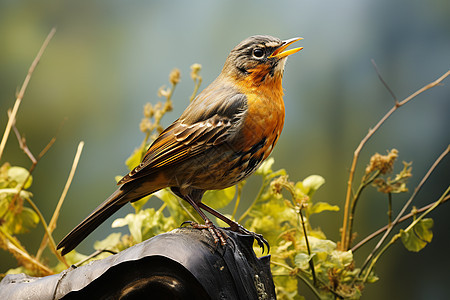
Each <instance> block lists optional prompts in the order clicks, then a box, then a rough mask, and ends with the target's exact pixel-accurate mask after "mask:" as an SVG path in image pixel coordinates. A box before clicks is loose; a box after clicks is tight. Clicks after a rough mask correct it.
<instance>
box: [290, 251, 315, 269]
mask: <svg viewBox="0 0 450 300" xmlns="http://www.w3.org/2000/svg"><path fill="white" fill-rule="evenodd" d="M313 257H314V253H313V254H312V255H311V256H309V255H308V254H306V253H303V252H300V253H298V254H297V255H296V256H295V259H294V261H295V265H296V266H297V267H299V268H300V269H302V270H308V269H309V261H310V260H311V258H313Z"/></svg>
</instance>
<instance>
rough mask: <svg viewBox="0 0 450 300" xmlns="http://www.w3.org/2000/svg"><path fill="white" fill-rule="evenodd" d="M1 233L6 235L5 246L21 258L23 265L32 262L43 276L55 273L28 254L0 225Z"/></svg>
mask: <svg viewBox="0 0 450 300" xmlns="http://www.w3.org/2000/svg"><path fill="white" fill-rule="evenodd" d="M0 234H2V235H4V236H5V239H2V240H3V241H4V243H5V244H4V245H3V246H4V247H5V248H6V249H7V250H8V251H9V252H11V253H12V254H13V255H14V256H15V257H16V258H19V259H18V261H20V263H21V264H22V265H24V264H31V265H32V266H33V267H35V268H36V269H37V270H38V271H39V273H40V275H43V276H47V275H52V274H54V272H53V271H52V270H51V269H49V268H48V267H47V266H45V265H43V264H42V263H41V262H39V261H38V260H37V259H35V258H34V257H32V256H31V255H30V254H28V252H27V251H26V250H25V249H24V248H23V247H22V246H21V245H20V244H18V243H17V241H16V240H15V239H14V237H12V236H10V235H9V234H8V233H7V232H6V231H4V230H3V229H2V227H0Z"/></svg>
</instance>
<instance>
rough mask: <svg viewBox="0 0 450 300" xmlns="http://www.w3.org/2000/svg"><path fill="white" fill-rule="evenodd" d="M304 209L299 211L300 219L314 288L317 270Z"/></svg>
mask: <svg viewBox="0 0 450 300" xmlns="http://www.w3.org/2000/svg"><path fill="white" fill-rule="evenodd" d="M293 196H294V195H293ZM302 209H303V207H302V208H301V209H299V210H298V216H299V218H300V223H301V224H302V229H303V236H304V237H305V244H306V249H307V251H308V256H309V260H308V263H309V268H310V269H311V275H312V278H313V284H314V286H316V285H317V279H316V269H315V267H314V261H313V258H312V253H311V247H310V246H309V240H308V233H307V232H306V224H305V220H304V219H303V213H302Z"/></svg>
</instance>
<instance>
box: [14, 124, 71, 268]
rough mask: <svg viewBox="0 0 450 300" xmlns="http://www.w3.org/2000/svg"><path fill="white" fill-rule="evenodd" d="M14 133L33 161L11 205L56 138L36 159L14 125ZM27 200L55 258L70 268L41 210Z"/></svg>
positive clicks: (31, 201)
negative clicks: (40, 224) (47, 238)
mask: <svg viewBox="0 0 450 300" xmlns="http://www.w3.org/2000/svg"><path fill="white" fill-rule="evenodd" d="M11 126H12V128H13V130H14V133H15V134H16V136H17V140H18V141H19V145H20V148H21V149H22V150H23V151H24V152H25V154H27V156H28V158H29V159H30V160H31V162H32V164H31V167H30V169H29V170H28V176H27V178H26V180H25V181H24V183H23V184H22V185H21V186H20V188H19V190H18V191H17V194H16V195H15V196H14V198H13V200H12V201H11V204H10V205H13V203H14V202H15V201H17V198H18V197H19V195H20V192H21V191H22V190H23V189H24V187H25V184H26V182H27V181H28V180H29V178H30V176H31V174H32V173H33V171H34V169H35V168H36V166H37V164H38V162H39V160H40V159H41V158H42V157H43V156H44V155H45V154H46V153H47V151H48V150H49V149H50V147H51V146H52V145H53V143H54V142H55V140H56V138H55V137H53V138H52V139H51V140H50V142H49V143H48V144H47V146H45V147H44V149H43V150H42V151H41V153H39V155H38V157H37V158H35V157H34V155H33V153H32V152H31V151H30V149H29V148H28V146H27V144H26V141H25V139H24V138H22V137H21V135H20V132H19V131H18V130H17V128H16V126H15V125H14V122H13V124H12V125H11ZM25 200H26V201H27V202H28V204H29V205H30V206H31V208H32V209H33V210H34V211H35V212H36V214H37V215H38V217H39V220H40V221H41V223H42V226H43V227H44V230H45V233H46V234H47V236H48V237H49V242H50V250H51V251H52V252H53V253H54V254H55V256H56V257H57V258H58V259H59V260H60V261H61V262H63V263H64V264H65V265H66V266H67V267H68V266H69V265H68V264H67V262H66V260H65V258H64V257H62V256H61V254H60V253H59V252H58V251H56V243H55V241H54V239H53V237H52V235H51V232H50V230H49V228H48V226H47V222H46V221H45V219H44V216H43V215H42V213H41V211H40V210H39V208H38V207H37V206H36V204H34V202H33V200H31V199H30V198H29V197H25Z"/></svg>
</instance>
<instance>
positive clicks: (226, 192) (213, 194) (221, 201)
mask: <svg viewBox="0 0 450 300" xmlns="http://www.w3.org/2000/svg"><path fill="white" fill-rule="evenodd" d="M235 194H236V186H235V185H233V186H230V187H229V188H226V189H223V190H212V191H207V192H206V193H205V195H204V196H203V198H202V202H203V203H205V204H206V205H208V206H212V207H214V208H222V207H225V206H227V205H228V204H229V203H230V202H231V201H232V200H233V199H234V195H235Z"/></svg>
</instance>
